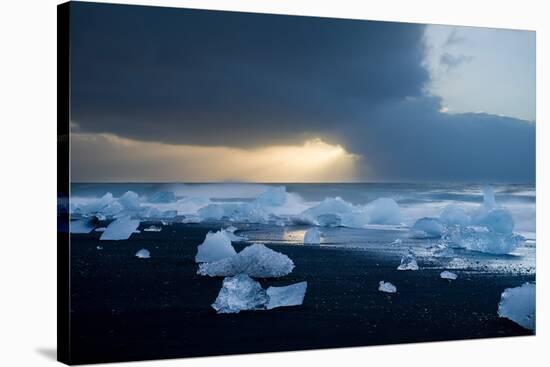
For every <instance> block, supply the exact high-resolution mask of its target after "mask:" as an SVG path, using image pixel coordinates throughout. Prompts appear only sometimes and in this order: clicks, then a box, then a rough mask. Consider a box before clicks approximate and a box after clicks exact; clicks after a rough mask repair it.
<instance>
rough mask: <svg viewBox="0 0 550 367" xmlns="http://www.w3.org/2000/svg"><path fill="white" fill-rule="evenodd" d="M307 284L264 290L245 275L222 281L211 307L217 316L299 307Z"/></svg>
mask: <svg viewBox="0 0 550 367" xmlns="http://www.w3.org/2000/svg"><path fill="white" fill-rule="evenodd" d="M306 289H307V282H300V283H296V284H292V285H289V286H285V287H269V288H268V289H267V291H266V290H264V289H263V288H262V286H261V284H260V283H259V282H258V281H255V280H254V279H252V278H250V277H249V276H248V275H246V274H238V275H235V276H233V277H227V278H225V279H224V280H223V284H222V288H221V289H220V292H219V293H218V296H217V297H216V300H215V301H214V303H213V304H212V305H211V306H212V308H213V309H214V310H216V312H217V313H218V314H223V313H239V312H241V311H246V310H271V309H273V308H276V307H286V306H299V305H301V304H302V303H303V300H304V296H305V293H306Z"/></svg>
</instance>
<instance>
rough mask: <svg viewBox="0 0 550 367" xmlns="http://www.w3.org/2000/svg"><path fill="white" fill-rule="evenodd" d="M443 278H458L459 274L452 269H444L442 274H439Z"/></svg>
mask: <svg viewBox="0 0 550 367" xmlns="http://www.w3.org/2000/svg"><path fill="white" fill-rule="evenodd" d="M439 276H440V277H441V279H449V280H455V279H456V278H457V275H456V274H455V273H452V272H450V271H447V270H445V271H442V272H441V274H439Z"/></svg>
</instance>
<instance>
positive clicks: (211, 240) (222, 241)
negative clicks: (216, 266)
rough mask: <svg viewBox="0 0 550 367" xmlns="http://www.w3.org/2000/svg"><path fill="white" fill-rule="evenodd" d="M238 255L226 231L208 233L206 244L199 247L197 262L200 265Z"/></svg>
mask: <svg viewBox="0 0 550 367" xmlns="http://www.w3.org/2000/svg"><path fill="white" fill-rule="evenodd" d="M236 253H237V252H236V251H235V249H234V248H233V246H231V240H230V239H229V237H227V232H226V231H224V230H220V231H217V232H216V233H212V232H208V233H207V234H206V237H205V239H204V242H203V243H201V244H200V245H199V246H198V247H197V255H196V256H195V261H196V262H198V263H200V262H213V261H218V260H222V259H225V258H227V257H230V256H233V255H235V254H236Z"/></svg>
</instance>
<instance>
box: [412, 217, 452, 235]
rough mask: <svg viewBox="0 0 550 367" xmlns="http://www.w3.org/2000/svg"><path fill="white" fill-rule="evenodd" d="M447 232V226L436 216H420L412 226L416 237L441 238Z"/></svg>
mask: <svg viewBox="0 0 550 367" xmlns="http://www.w3.org/2000/svg"><path fill="white" fill-rule="evenodd" d="M444 233H445V226H444V225H443V223H441V221H440V220H439V219H436V218H420V219H419V220H417V221H416V222H415V223H414V225H413V227H412V237H414V238H440V237H441V236H442V235H443V234H444Z"/></svg>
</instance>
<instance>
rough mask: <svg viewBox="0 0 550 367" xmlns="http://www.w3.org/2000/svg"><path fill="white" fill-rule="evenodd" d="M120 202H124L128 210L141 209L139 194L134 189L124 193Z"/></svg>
mask: <svg viewBox="0 0 550 367" xmlns="http://www.w3.org/2000/svg"><path fill="white" fill-rule="evenodd" d="M118 201H119V203H120V204H122V206H123V207H124V209H127V210H137V209H139V205H140V204H139V196H138V194H136V193H135V192H133V191H126V193H124V195H122V196H121V197H120V198H119V199H118Z"/></svg>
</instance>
